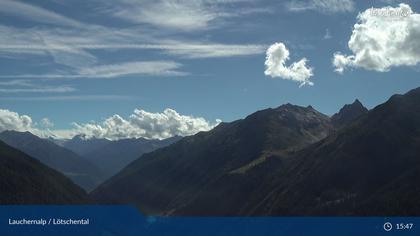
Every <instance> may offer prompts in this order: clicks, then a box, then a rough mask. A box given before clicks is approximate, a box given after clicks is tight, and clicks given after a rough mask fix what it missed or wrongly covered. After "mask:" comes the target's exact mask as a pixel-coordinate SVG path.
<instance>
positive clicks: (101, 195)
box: [92, 104, 332, 214]
mask: <svg viewBox="0 0 420 236" xmlns="http://www.w3.org/2000/svg"><path fill="white" fill-rule="evenodd" d="M331 130H332V127H331V125H330V124H329V118H328V117H327V116H325V115H323V114H321V113H319V112H317V111H316V110H314V109H313V108H311V107H308V108H304V107H299V106H293V105H290V104H287V105H283V106H281V107H279V108H276V109H266V110H262V111H259V112H256V113H254V114H252V115H250V116H248V117H247V118H246V119H244V120H238V121H235V122H232V123H222V124H220V125H219V126H218V127H216V128H214V129H213V130H211V131H209V132H200V133H198V134H196V135H194V136H190V137H186V138H183V139H182V140H181V141H179V142H177V143H175V144H173V145H171V146H169V147H165V148H162V149H158V150H156V151H154V152H152V153H149V154H145V155H143V157H142V158H140V159H138V160H137V161H135V162H133V163H131V164H130V165H129V166H128V167H126V168H125V169H123V170H122V171H121V172H120V173H119V174H117V175H116V176H114V177H113V178H111V179H110V180H109V181H107V182H106V183H105V184H103V185H101V186H100V187H99V188H98V189H96V190H95V191H94V192H93V193H92V196H93V197H95V198H96V199H98V200H100V201H102V202H106V203H110V202H112V203H116V202H117V203H118V202H120V203H131V204H135V205H137V206H138V207H139V208H140V209H141V210H142V211H143V212H144V213H147V214H170V213H171V212H173V211H176V210H177V209H180V208H181V207H182V206H184V205H188V204H189V203H191V202H193V201H194V199H195V196H196V195H197V194H198V193H200V191H205V189H206V187H207V186H210V185H211V184H212V183H214V182H217V181H219V180H220V179H221V178H223V177H224V176H225V175H228V174H230V173H232V172H244V171H246V169H248V168H252V166H255V165H258V164H259V163H261V162H264V160H265V159H266V158H268V157H269V156H271V155H273V153H288V152H294V151H296V150H299V149H301V148H302V147H305V146H306V145H308V144H311V143H314V142H316V141H319V140H321V139H323V138H325V137H326V136H327V135H328V134H329V132H331ZM205 194H207V195H208V196H210V195H212V194H214V193H213V192H205ZM218 202H220V201H218ZM226 210H228V209H227V208H226ZM175 214H176V213H175ZM203 214H207V213H206V212H203Z"/></svg>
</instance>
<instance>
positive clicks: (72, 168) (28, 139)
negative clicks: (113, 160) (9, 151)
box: [0, 131, 103, 191]
mask: <svg viewBox="0 0 420 236" xmlns="http://www.w3.org/2000/svg"><path fill="white" fill-rule="evenodd" d="M0 140H2V141H3V142H5V143H7V144H8V145H10V146H12V147H14V148H16V149H18V150H21V151H22V152H24V153H26V154H28V155H29V156H31V157H34V158H36V159H38V160H39V161H41V162H42V163H44V164H45V165H47V166H49V167H51V168H53V169H55V170H57V171H59V172H61V173H62V174H64V175H65V176H67V177H69V178H70V179H71V180H73V182H74V183H76V184H78V185H79V186H81V187H83V188H84V189H85V190H87V191H90V190H92V189H93V188H95V187H96V186H97V185H99V184H100V181H101V180H102V179H103V177H102V172H101V171H100V170H99V168H98V167H96V166H95V165H94V164H92V163H91V162H90V161H88V160H86V159H85V158H83V157H81V156H79V155H77V154H76V153H74V152H72V151H70V150H68V149H65V148H63V147H61V146H59V145H57V144H55V143H54V142H52V141H50V140H47V139H41V138H39V137H38V136H35V135H33V134H31V133H30V132H17V131H4V132H2V133H0Z"/></svg>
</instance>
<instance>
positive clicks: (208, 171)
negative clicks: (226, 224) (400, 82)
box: [91, 88, 420, 216]
mask: <svg viewBox="0 0 420 236" xmlns="http://www.w3.org/2000/svg"><path fill="white" fill-rule="evenodd" d="M419 179H420V88H419V89H415V90H412V91H410V92H409V93H407V94H405V95H394V96H392V97H391V98H390V99H389V100H388V101H387V102H386V103H384V104H382V105H379V106H377V107H375V108H374V109H372V110H370V111H367V109H366V108H364V107H363V105H361V103H360V102H359V101H357V100H356V101H355V102H354V103H353V104H351V105H347V106H345V107H343V108H342V109H341V110H340V112H339V113H337V114H335V115H334V116H332V117H331V118H330V117H328V116H326V115H323V114H321V113H320V112H318V111H316V110H315V109H313V108H312V107H310V106H309V107H299V106H294V105H291V104H286V105H283V106H280V107H278V108H276V109H266V110H262V111H258V112H256V113H254V114H252V115H250V116H248V117H246V118H245V119H243V120H237V121H234V122H231V123H222V124H220V125H219V126H217V127H216V128H214V129H213V130H211V131H209V132H200V133H198V134H196V135H194V136H189V137H185V138H183V139H181V140H180V141H178V142H176V143H175V144H172V145H170V146H167V147H164V148H161V149H158V150H156V151H153V152H151V153H147V154H144V155H143V156H142V158H139V159H137V160H136V161H134V162H132V163H131V164H129V165H128V166H127V167H126V168H124V169H123V170H122V171H121V172H119V173H118V174H116V175H115V176H114V177H112V178H111V179H109V180H108V181H106V182H105V183H104V184H102V185H101V186H99V187H98V188H97V189H96V190H94V191H93V192H92V193H91V197H93V198H94V199H96V200H97V201H99V202H101V203H124V204H133V205H135V206H137V207H138V208H139V209H140V210H141V211H142V212H143V213H145V214H149V215H198V216H206V215H220V216H233V215H279V216H280V215H281V216H285V215H388V216H391V215H403V216H407V215H419V213H420V205H419V204H418V199H420V188H419V187H418V186H419V185H418V180H419Z"/></svg>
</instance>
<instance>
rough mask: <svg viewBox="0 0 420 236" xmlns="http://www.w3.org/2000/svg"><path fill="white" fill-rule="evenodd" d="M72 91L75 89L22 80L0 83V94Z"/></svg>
mask: <svg viewBox="0 0 420 236" xmlns="http://www.w3.org/2000/svg"><path fill="white" fill-rule="evenodd" d="M74 91H77V89H75V88H74V87H72V86H68V85H58V86H49V85H42V84H35V83H34V81H31V80H22V79H15V80H9V81H0V93H69V92H74Z"/></svg>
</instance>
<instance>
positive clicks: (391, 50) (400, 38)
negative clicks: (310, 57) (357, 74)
mask: <svg viewBox="0 0 420 236" xmlns="http://www.w3.org/2000/svg"><path fill="white" fill-rule="evenodd" d="M357 20H358V22H357V23H356V24H355V25H354V28H353V33H352V35H351V37H350V40H349V42H348V46H349V48H350V50H351V51H352V54H351V55H345V54H342V53H340V52H336V53H335V54H334V58H333V65H334V66H335V71H336V72H339V73H343V71H344V70H345V69H346V68H348V67H355V68H363V69H366V70H374V71H379V72H386V71H389V70H390V69H391V67H397V66H414V65H416V64H418V63H419V62H420V14H417V13H414V12H413V11H412V9H411V8H410V6H409V5H407V4H400V5H399V6H398V7H383V8H371V9H367V10H365V11H364V12H362V13H359V15H358V17H357Z"/></svg>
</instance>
